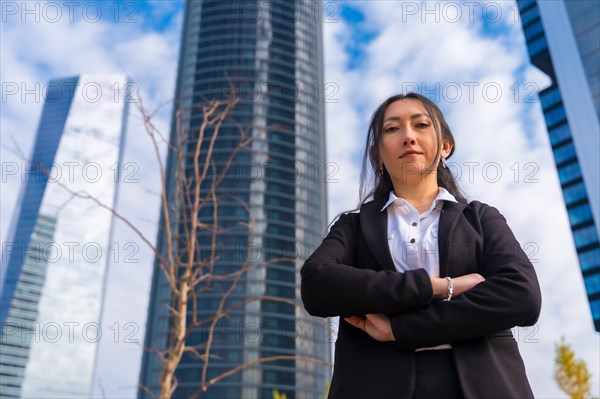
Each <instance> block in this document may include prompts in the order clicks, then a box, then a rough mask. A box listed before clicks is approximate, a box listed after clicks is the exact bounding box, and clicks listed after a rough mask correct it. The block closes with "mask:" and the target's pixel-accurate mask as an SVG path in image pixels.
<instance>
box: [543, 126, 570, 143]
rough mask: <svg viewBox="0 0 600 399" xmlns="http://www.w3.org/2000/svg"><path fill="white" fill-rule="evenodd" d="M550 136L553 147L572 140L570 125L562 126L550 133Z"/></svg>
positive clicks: (551, 130)
mask: <svg viewBox="0 0 600 399" xmlns="http://www.w3.org/2000/svg"><path fill="white" fill-rule="evenodd" d="M548 134H549V135H550V144H551V145H552V146H554V145H556V144H558V143H560V142H562V141H565V140H566V139H569V138H571V130H570V129H569V125H568V124H566V123H565V124H562V125H560V126H557V127H555V128H552V129H550V130H549V131H548Z"/></svg>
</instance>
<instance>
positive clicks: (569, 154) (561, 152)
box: [553, 143, 577, 165]
mask: <svg viewBox="0 0 600 399" xmlns="http://www.w3.org/2000/svg"><path fill="white" fill-rule="evenodd" d="M553 152H554V161H555V162H556V164H557V165H560V164H561V163H563V162H565V161H569V160H571V159H574V158H576V157H577V154H575V146H574V145H573V143H568V144H565V145H561V146H560V147H558V148H556V149H555V150H554V151H553Z"/></svg>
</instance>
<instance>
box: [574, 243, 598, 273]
mask: <svg viewBox="0 0 600 399" xmlns="http://www.w3.org/2000/svg"><path fill="white" fill-rule="evenodd" d="M579 264H580V265H581V270H583V271H586V270H590V269H593V268H596V267H600V248H594V249H591V250H589V251H585V252H583V253H580V254H579Z"/></svg>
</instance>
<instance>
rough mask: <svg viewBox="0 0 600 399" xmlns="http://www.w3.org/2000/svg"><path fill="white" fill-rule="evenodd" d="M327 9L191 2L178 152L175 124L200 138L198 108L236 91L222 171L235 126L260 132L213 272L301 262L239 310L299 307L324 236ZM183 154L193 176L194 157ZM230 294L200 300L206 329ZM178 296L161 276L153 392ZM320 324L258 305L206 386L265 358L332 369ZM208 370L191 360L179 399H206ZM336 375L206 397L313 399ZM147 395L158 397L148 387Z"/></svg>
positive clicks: (219, 347) (224, 213) (264, 376)
mask: <svg viewBox="0 0 600 399" xmlns="http://www.w3.org/2000/svg"><path fill="white" fill-rule="evenodd" d="M321 8H322V5H321V4H320V3H318V2H317V3H315V2H310V1H301V0H298V1H295V2H294V1H291V2H290V1H286V2H283V1H266V2H259V1H231V2H229V1H228V2H222V1H188V2H187V3H186V10H185V20H184V27H183V35H182V40H181V50H180V59H179V69H178V78H177V89H176V96H175V99H176V100H175V101H176V102H175V107H174V113H173V121H174V122H173V126H172V128H171V143H175V142H176V140H175V137H176V136H175V135H176V126H177V125H176V122H175V121H176V120H178V121H181V124H182V125H183V128H184V129H185V130H186V131H187V132H193V131H197V130H198V128H199V127H200V125H201V123H202V113H201V110H200V109H199V108H198V105H199V104H201V103H203V101H204V100H206V99H209V100H210V99H220V98H222V97H223V95H224V94H225V93H227V92H229V91H230V87H231V86H230V84H231V85H232V86H233V87H234V88H235V89H236V91H237V93H238V96H239V99H240V103H239V104H238V105H237V107H236V108H235V109H234V110H233V111H232V113H231V118H230V120H229V121H226V122H225V123H224V124H223V126H222V128H221V130H220V134H219V136H218V138H217V140H216V141H215V144H214V148H215V150H214V151H215V155H214V158H215V161H216V162H224V161H225V160H226V159H227V157H228V156H229V155H230V154H231V153H232V151H233V150H234V147H235V146H236V144H237V138H238V137H239V131H238V126H237V125H236V124H235V123H233V122H232V120H235V121H236V122H237V123H239V125H241V126H243V127H249V126H251V127H252V131H251V134H252V137H253V140H252V143H251V148H248V149H246V150H243V151H241V152H239V153H238V154H237V155H236V158H235V159H234V162H233V164H232V165H233V166H232V169H231V171H232V172H231V173H229V174H228V175H227V176H226V178H225V179H224V180H223V182H222V184H221V185H220V188H219V190H220V191H219V193H220V196H219V202H218V204H219V206H218V219H219V223H220V225H221V226H223V227H228V228H230V230H229V231H228V232H224V233H222V234H219V235H218V237H217V243H216V245H217V246H218V247H219V248H220V251H219V255H220V259H219V260H218V261H217V263H216V265H215V273H221V274H223V273H227V272H231V271H233V270H238V269H239V268H240V267H241V265H242V264H243V262H244V258H246V251H247V249H248V248H249V246H250V247H252V248H254V249H257V250H258V251H259V253H260V258H261V260H262V261H273V259H275V258H280V257H286V256H287V257H289V256H290V255H291V254H293V255H295V256H294V257H293V258H294V259H292V260H281V261H276V262H273V263H271V264H269V265H268V266H267V267H261V268H257V269H254V270H252V271H250V272H249V273H247V274H245V275H244V277H243V278H242V280H241V281H240V282H239V284H238V287H237V288H236V290H235V291H234V292H233V293H232V295H231V296H230V298H231V299H232V301H233V302H234V303H235V302H236V301H239V302H241V301H244V300H245V299H247V298H252V297H255V296H257V295H267V296H274V297H278V298H282V299H286V300H291V301H295V302H297V303H301V301H300V290H299V286H300V276H299V269H300V266H301V265H302V263H303V260H304V258H305V257H307V256H308V255H309V252H310V251H311V250H312V249H314V247H315V244H318V243H319V242H320V240H321V239H322V237H323V233H324V232H325V229H326V226H327V222H326V221H327V214H326V192H325V178H326V173H328V172H331V170H327V168H326V165H325V129H324V105H323V103H322V100H323V98H322V94H321V93H322V91H323V89H324V86H323V56H322V53H323V50H322V26H321V18H320V16H319V12H320V11H319V10H320V9H321ZM206 140H208V139H206ZM185 151H187V153H188V154H189V156H188V158H187V159H188V161H186V162H189V165H188V166H189V168H191V167H192V162H193V158H194V157H193V148H191V147H190V148H187V149H185ZM175 163H176V158H175V156H174V154H173V153H171V154H170V155H169V159H168V160H167V170H168V173H167V179H168V182H167V186H168V189H167V191H168V197H169V198H171V199H173V197H174V194H173V193H174V190H175V188H174V180H175V176H174V168H175V166H176V165H175ZM205 188H207V187H206V186H205ZM240 202H243V203H245V204H247V205H248V207H249V209H250V210H251V212H252V216H253V221H252V222H251V223H252V228H253V235H252V237H251V236H250V234H249V232H248V230H247V229H244V228H241V229H240V228H235V225H236V224H237V223H238V222H239V221H245V222H250V219H249V217H248V213H247V212H246V211H245V209H244V207H243V206H242V205H241V204H240ZM212 210H213V209H212V208H211V207H206V208H205V209H204V210H203V211H202V212H201V213H200V215H199V217H200V220H201V221H202V222H204V223H211V222H212V221H213V219H212ZM175 218H177V217H175ZM210 240H211V238H210V235H209V234H208V233H207V234H205V233H204V232H201V233H200V234H199V237H198V241H199V242H201V243H210ZM250 241H252V242H250ZM164 243H165V236H164V234H163V233H159V237H158V246H159V249H160V251H161V253H165V244H164ZM221 295H222V294H221V293H220V292H219V291H218V290H217V289H215V290H213V291H212V292H210V291H208V292H203V293H201V294H199V296H198V302H197V303H198V315H199V318H200V319H203V318H206V317H210V316H211V315H212V314H214V311H215V309H216V307H217V306H218V303H219V300H220V297H221ZM170 298H171V291H170V287H169V285H168V283H167V281H166V279H165V277H164V275H163V273H162V272H160V270H158V269H155V272H154V276H153V280H152V288H151V295H150V304H149V310H148V321H147V326H146V339H145V347H146V349H147V350H146V351H145V352H144V357H143V360H142V370H141V375H140V383H141V384H142V385H143V386H144V387H146V388H147V389H148V390H149V391H152V392H154V393H155V394H157V393H158V391H159V387H158V384H159V379H160V373H161V361H160V359H159V357H158V356H157V355H156V352H154V351H150V350H148V349H150V348H152V349H153V350H162V349H164V348H165V347H166V344H167V340H168V335H169V328H170V319H169V310H168V307H167V306H168V305H169V301H170ZM190 314H191V310H190ZM190 314H188V317H190ZM319 323H320V321H319V320H317V319H314V318H311V317H310V316H308V314H307V313H306V312H305V311H304V309H302V307H294V306H291V305H289V304H287V303H282V302H275V301H269V300H261V301H258V302H250V303H248V304H246V305H244V306H242V307H241V308H240V309H237V310H234V311H232V312H230V313H229V317H228V318H224V319H222V320H221V321H219V323H218V325H217V329H216V333H215V336H214V337H213V338H214V341H213V344H212V350H211V353H213V354H214V355H215V358H214V359H213V360H211V361H210V367H209V369H208V377H209V378H211V377H214V376H215V375H218V374H220V373H222V372H225V371H228V370H231V369H233V368H234V367H237V366H239V365H240V364H242V363H245V362H249V361H252V360H255V359H259V358H264V357H268V356H276V355H287V356H290V355H292V356H293V355H296V356H310V357H318V358H320V359H322V360H325V361H331V355H330V346H331V344H330V342H329V341H330V340H329V339H328V337H330V335H331V334H329V333H328V331H326V330H325V329H324V328H323V326H322V323H321V324H319ZM206 340H207V334H206V331H205V330H204V331H200V330H198V331H195V332H193V333H192V334H191V335H190V336H189V337H188V344H191V345H197V346H198V348H200V351H201V349H202V348H203V344H204V343H205V342H206ZM202 365H203V363H202V361H201V360H199V359H198V358H197V357H194V356H187V355H185V356H184V357H183V358H182V361H181V363H180V365H179V367H178V368H177V371H176V373H175V375H176V377H177V390H176V391H175V393H174V397H177V398H188V397H190V396H191V395H192V394H193V393H195V392H196V391H197V390H198V389H199V387H200V380H201V373H202ZM329 377H330V368H329V367H328V366H321V365H316V364H315V363H308V362H305V361H293V360H280V361H273V362H267V363H261V364H257V365H255V366H252V367H250V368H248V369H245V370H242V371H240V372H238V373H236V374H233V375H232V376H230V377H228V378H226V379H224V380H222V381H220V382H219V383H218V384H217V385H215V386H214V387H212V388H210V389H209V391H208V392H206V393H205V394H203V396H202V397H203V398H204V397H206V398H219V399H221V398H272V397H273V391H274V390H278V391H279V392H281V393H284V394H286V396H287V398H288V399H294V398H310V399H313V398H318V397H322V396H323V394H324V392H325V386H326V383H327V381H328V380H329ZM139 397H140V398H150V397H152V396H151V395H150V394H149V393H148V392H147V391H146V390H144V389H140V391H139Z"/></svg>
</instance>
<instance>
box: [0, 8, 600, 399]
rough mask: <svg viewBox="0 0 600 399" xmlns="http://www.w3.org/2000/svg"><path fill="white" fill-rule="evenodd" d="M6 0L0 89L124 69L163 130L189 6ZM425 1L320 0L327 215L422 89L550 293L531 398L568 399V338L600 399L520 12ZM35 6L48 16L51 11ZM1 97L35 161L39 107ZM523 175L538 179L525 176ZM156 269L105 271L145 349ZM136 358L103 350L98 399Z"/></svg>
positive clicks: (151, 169) (118, 392)
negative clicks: (558, 351)
mask: <svg viewBox="0 0 600 399" xmlns="http://www.w3.org/2000/svg"><path fill="white" fill-rule="evenodd" d="M6 3H7V2H4V3H3V5H2V7H4V8H3V9H2V11H3V16H2V18H3V21H2V25H1V28H0V29H2V32H1V33H2V35H1V39H0V40H1V41H2V43H1V44H2V55H1V60H0V62H1V71H2V82H3V91H4V83H6V82H12V83H17V84H18V86H19V87H20V88H27V89H31V88H35V87H36V84H38V85H40V86H43V85H44V84H45V83H46V82H48V81H49V80H50V79H53V78H58V77H64V76H72V75H78V74H82V73H122V72H124V73H127V74H128V75H129V76H130V77H131V78H133V79H134V80H135V82H136V83H137V84H138V86H139V89H140V93H141V95H142V96H143V98H144V104H145V105H146V106H147V107H148V108H150V109H157V112H156V114H155V117H154V118H155V123H156V125H157V126H158V128H159V129H160V130H161V131H162V132H164V133H166V132H168V127H169V124H170V112H171V104H170V102H169V101H170V100H171V99H172V97H173V94H174V87H175V79H176V67H177V59H178V51H179V44H180V43H179V40H180V35H181V24H182V17H183V8H184V3H183V2H182V1H144V2H111V1H106V2H99V3H98V4H100V5H99V9H100V10H101V16H100V17H99V18H97V19H96V18H95V17H94V15H95V14H91V12H92V11H94V10H95V8H93V9H92V8H89V6H88V8H89V9H88V10H87V11H89V14H83V10H84V7H85V4H87V3H90V2H84V3H77V2H76V3H77V5H76V6H75V7H74V9H73V15H74V19H73V21H72V22H71V21H69V18H68V17H67V15H68V12H67V11H68V10H67V9H66V8H65V6H64V4H63V3H60V2H58V3H57V2H54V3H55V4H59V5H61V6H62V7H63V9H62V10H63V13H62V17H61V18H58V19H55V20H53V21H49V20H44V18H43V15H42V18H40V19H39V20H38V21H37V22H36V21H35V19H34V18H33V16H32V15H23V14H22V10H17V13H15V14H12V13H13V11H14V10H13V9H10V10H8V9H7V8H5V7H6V6H5V4H6ZM30 3H33V2H30ZM428 3H429V4H430V5H429V7H430V8H428V9H424V8H423V6H422V4H423V3H421V2H404V3H402V2H396V1H369V2H364V1H351V2H335V3H334V2H323V6H324V9H325V10H326V11H327V13H325V14H324V23H323V25H324V55H325V82H323V83H324V85H325V84H332V85H335V87H336V88H337V90H336V91H335V94H334V96H333V97H331V98H330V100H332V101H329V102H327V103H326V104H325V108H326V124H327V126H326V129H327V130H326V134H327V143H328V146H327V156H328V162H335V163H336V164H337V165H338V167H339V168H338V173H337V175H336V178H337V180H338V181H337V182H336V183H329V184H328V187H327V188H328V198H329V204H328V210H329V215H330V217H333V215H336V214H338V213H339V212H341V211H343V210H347V209H351V208H353V207H354V206H355V205H356V201H357V199H358V198H357V192H358V173H359V168H360V165H359V162H360V157H361V156H362V145H363V142H364V138H365V134H366V127H367V123H368V120H369V117H370V115H371V112H372V111H373V110H374V108H375V107H376V106H377V104H378V103H379V102H381V101H382V100H384V99H385V98H386V97H387V96H389V95H391V94H394V93H397V92H401V91H404V90H406V89H409V88H418V89H420V90H421V91H425V92H428V93H429V94H430V97H433V98H434V99H436V100H437V101H438V102H439V105H440V106H441V108H442V109H443V110H444V112H445V114H446V116H447V119H448V122H449V124H450V126H451V128H452V129H453V132H454V135H455V137H456V140H457V146H456V153H455V155H454V156H453V157H452V159H450V161H451V162H452V163H453V165H454V167H455V170H456V171H457V172H459V173H460V178H459V182H460V184H461V186H462V188H463V189H464V191H465V192H466V194H467V196H468V198H470V199H479V200H481V201H484V202H487V203H489V204H491V205H494V206H496V207H497V208H498V209H499V210H500V211H501V212H502V213H503V214H504V215H505V217H506V218H507V220H508V223H509V225H510V226H511V228H512V229H513V231H514V232H515V235H516V236H517V238H518V239H519V241H520V242H521V244H522V245H523V246H526V245H527V248H529V250H531V255H532V258H534V260H535V261H536V262H535V267H536V270H537V273H538V276H539V279H540V284H541V285H542V291H543V295H544V305H543V310H542V316H541V318H540V321H539V323H538V324H537V325H536V326H535V327H534V328H533V329H529V330H525V329H517V330H516V333H517V335H518V336H517V341H518V342H519V346H520V349H521V352H522V354H523V357H524V360H525V364H526V366H527V371H528V375H529V377H530V380H531V383H532V386H533V389H534V392H535V393H536V396H537V397H541V398H558V397H564V395H563V394H562V393H561V392H560V391H559V390H558V389H557V388H556V386H555V384H554V383H553V381H552V365H553V350H554V349H553V348H554V347H553V345H554V342H556V341H558V340H559V338H560V336H561V335H564V336H565V337H566V339H567V341H568V342H570V343H571V344H572V345H573V348H574V350H575V351H576V354H577V355H578V356H580V357H583V358H584V359H585V360H586V361H587V363H588V366H589V367H590V369H591V371H592V373H593V392H594V395H595V396H600V394H599V382H598V381H599V375H600V370H599V366H598V361H597V360H598V353H599V342H598V341H599V340H598V335H597V334H596V333H595V332H594V331H593V324H592V320H591V316H590V312H589V307H588V305H587V301H586V297H585V293H584V288H583V282H582V279H581V275H580V272H579V268H578V265H577V259H576V254H575V250H574V247H573V241H572V238H571V236H570V231H569V225H568V218H567V215H566V212H565V210H564V206H563V203H562V196H561V192H560V186H559V183H558V178H557V174H556V170H555V168H554V166H553V163H552V154H551V152H550V146H549V143H548V138H547V133H546V131H545V127H544V124H543V117H542V113H541V108H540V106H539V103H538V102H537V98H536V97H535V96H534V97H529V96H528V94H531V93H533V92H534V91H535V90H536V88H537V89H539V90H541V89H542V88H543V87H545V85H547V84H548V78H547V77H545V76H544V75H543V74H542V73H540V72H539V71H537V70H535V69H534V68H532V67H531V66H530V65H529V63H528V58H527V54H526V49H525V45H524V39H523V36H522V33H521V30H520V24H519V22H518V19H517V18H516V16H515V9H514V7H515V6H514V4H512V3H511V2H472V3H471V4H472V5H471V6H470V7H472V8H471V9H469V8H468V7H466V6H464V4H462V3H454V4H457V5H458V6H459V7H458V9H459V10H460V15H459V14H456V9H452V8H451V7H448V6H446V7H444V4H446V3H437V4H439V5H438V9H437V11H436V9H435V5H432V4H434V3H436V2H428ZM14 4H16V5H17V7H20V5H21V4H22V3H20V2H14ZM39 4H40V8H39V10H40V12H42V11H41V10H42V9H43V8H44V6H46V7H48V6H47V4H48V3H44V2H42V3H39ZM116 10H118V12H117V11H116ZM428 10H429V11H428ZM431 10H433V11H431ZM7 11H10V15H8V14H7ZM46 11H47V12H48V13H50V12H51V11H52V10H51V9H49V8H47V9H46ZM498 12H499V14H498ZM115 13H117V14H115ZM53 15H54V14H47V15H46V16H47V17H48V16H49V17H51V18H53ZM4 94H5V93H4V92H3V99H2V104H1V105H2V111H1V112H2V115H1V116H2V119H1V130H2V146H3V147H4V146H9V147H10V146H11V145H12V144H11V137H12V138H14V139H15V141H16V142H17V143H18V145H19V146H20V147H21V149H23V151H24V152H25V153H26V154H30V153H31V151H32V146H33V139H34V135H35V132H36V129H37V122H38V120H39V117H40V114H41V106H42V101H40V99H39V98H35V96H33V95H29V96H25V97H24V98H23V96H22V94H23V93H21V92H19V93H17V94H16V95H11V96H4ZM5 97H6V98H5ZM531 98H533V99H534V100H533V101H531ZM133 108H134V109H132V111H131V115H130V117H129V121H128V133H127V134H128V136H127V143H126V148H125V154H124V159H125V161H126V162H127V161H129V162H136V163H138V164H139V165H140V170H139V176H138V178H139V181H140V182H139V183H138V184H130V185H127V184H122V185H121V187H120V190H121V195H120V200H119V203H118V208H119V210H121V211H123V212H125V213H127V214H129V215H132V216H131V218H132V220H133V221H134V222H136V223H138V224H139V225H140V226H141V227H143V228H145V229H147V231H149V233H148V235H149V236H151V237H153V236H154V233H153V232H154V231H155V223H156V218H157V216H158V196H157V194H158V192H159V187H158V184H157V182H156V179H155V176H156V174H157V172H158V169H157V166H156V161H155V160H154V159H153V155H152V148H151V146H150V143H149V140H147V137H146V135H145V133H144V131H143V126H142V123H141V121H140V119H139V114H138V113H137V111H136V110H135V107H133ZM349 138H351V139H349ZM333 143H335V145H333ZM1 151H2V152H1V154H2V162H3V163H5V162H14V161H18V159H16V158H15V156H14V154H12V153H10V152H9V151H7V150H6V149H5V148H2V150H1ZM498 172H499V173H500V174H499V175H498ZM531 173H533V175H530V174H531ZM528 175H530V177H533V179H531V178H530V179H526V177H527V176H528ZM3 178H4V176H3ZM20 186H21V183H20V181H19V180H18V179H12V178H8V179H7V181H6V182H4V181H3V189H2V193H1V198H2V206H1V212H2V213H1V220H2V225H1V234H2V241H3V242H4V241H5V240H6V239H7V238H6V234H7V231H8V221H9V220H10V219H11V216H12V213H13V209H14V206H15V201H16V198H17V195H18V191H19V189H20ZM140 203H143V204H145V206H144V207H140V206H139V204H140ZM541 214H543V215H545V216H544V218H543V219H542V218H541V216H540V215H541ZM548 226H552V229H549V228H548ZM115 231H116V237H115V239H116V240H123V241H128V240H135V239H136V238H135V236H133V235H132V234H131V232H129V231H128V230H127V228H126V227H125V226H123V225H121V224H117V226H116V230H115ZM151 264H152V256H151V254H150V252H149V251H145V252H144V251H143V250H142V251H140V262H139V263H138V264H136V265H111V268H110V271H109V285H108V287H107V300H106V303H105V320H104V322H103V325H105V326H106V328H108V327H109V326H111V325H114V323H115V322H118V323H121V325H123V324H124V323H128V322H129V323H136V325H138V326H139V327H140V331H139V332H138V333H137V336H138V337H139V338H140V340H143V325H144V323H145V312H146V307H147V295H148V291H149V282H150V274H151V267H150V265H151ZM123 303H127V304H128V306H122V304H123ZM140 356H141V345H139V344H127V343H123V342H117V343H115V342H113V341H111V340H110V339H106V340H102V341H101V346H100V353H99V357H100V360H99V365H98V376H97V377H98V380H97V384H96V387H95V389H96V391H95V392H96V394H97V395H100V393H101V389H100V387H102V389H103V390H104V392H105V394H106V397H134V395H135V386H136V384H137V378H138V372H139V362H140Z"/></svg>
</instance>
